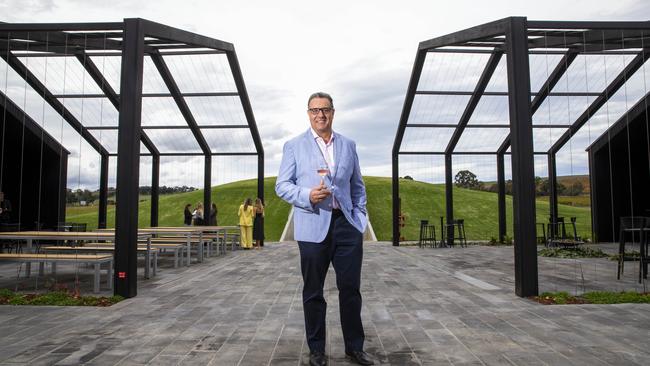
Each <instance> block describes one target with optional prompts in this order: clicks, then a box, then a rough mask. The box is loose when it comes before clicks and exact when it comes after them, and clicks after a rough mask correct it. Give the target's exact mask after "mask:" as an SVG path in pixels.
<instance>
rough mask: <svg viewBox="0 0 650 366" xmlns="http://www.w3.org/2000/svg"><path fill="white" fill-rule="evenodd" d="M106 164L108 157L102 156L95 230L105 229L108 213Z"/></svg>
mask: <svg viewBox="0 0 650 366" xmlns="http://www.w3.org/2000/svg"><path fill="white" fill-rule="evenodd" d="M108 163H109V156H108V155H102V156H101V161H100V168H99V212H98V214H97V228H99V229H105V228H106V221H107V217H108V215H107V213H108Z"/></svg>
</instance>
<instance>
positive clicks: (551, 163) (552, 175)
mask: <svg viewBox="0 0 650 366" xmlns="http://www.w3.org/2000/svg"><path fill="white" fill-rule="evenodd" d="M547 160H548V185H549V190H550V192H549V197H548V203H549V216H550V218H551V222H557V217H558V214H557V213H558V206H557V204H558V202H557V164H556V161H555V154H548V159H547Z"/></svg>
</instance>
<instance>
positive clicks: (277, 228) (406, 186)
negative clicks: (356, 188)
mask: <svg viewBox="0 0 650 366" xmlns="http://www.w3.org/2000/svg"><path fill="white" fill-rule="evenodd" d="M364 181H365V183H366V187H367V190H368V211H369V214H370V220H371V222H372V225H373V228H374V230H375V234H376V235H377V238H378V239H379V240H390V239H391V237H392V223H391V220H392V217H391V215H392V203H391V201H392V200H391V178H387V177H364ZM256 184H257V183H256V180H254V179H252V180H245V181H239V182H233V183H229V184H224V185H220V186H216V187H213V188H212V200H213V201H214V202H216V203H217V207H218V209H219V214H218V220H219V224H223V225H235V224H237V222H238V219H237V208H238V207H239V205H240V204H241V202H243V200H244V199H245V198H246V197H251V198H255V194H256V186H257V185H256ZM274 185H275V177H269V178H266V179H265V180H264V189H265V194H266V218H265V231H266V238H267V239H268V240H271V241H275V240H278V239H279V238H280V235H281V234H282V230H283V229H284V225H285V223H286V220H287V217H288V214H289V205H288V204H286V203H285V202H284V201H282V200H280V199H279V198H278V197H277V196H276V195H275V191H274ZM400 195H401V197H402V211H403V212H404V213H405V214H406V217H407V219H406V227H405V228H404V229H403V230H402V232H403V235H404V236H405V237H406V239H410V240H415V239H417V237H418V235H419V227H420V220H422V219H424V220H427V219H428V220H429V222H430V223H434V224H436V225H439V222H440V221H439V220H440V216H444V212H445V188H444V185H442V184H429V183H423V182H417V181H411V180H401V181H400ZM202 200H203V191H202V190H199V191H194V192H189V193H178V194H168V195H161V196H160V214H159V223H160V225H161V226H179V225H182V224H183V207H184V206H185V204H187V203H190V204H192V205H193V206H194V205H196V203H197V202H199V201H202ZM506 205H507V207H508V209H507V217H508V235H509V236H512V228H511V226H512V198H511V197H510V196H507V197H506ZM150 207H151V206H150V202H149V200H148V199H147V198H144V197H143V198H141V201H140V207H139V210H138V211H139V213H138V217H139V225H140V226H141V227H146V226H149V223H150V221H149V210H150ZM548 210H549V208H548V202H545V201H544V200H538V201H537V220H538V222H547V221H548ZM454 213H455V215H456V218H462V219H465V228H466V232H467V236H468V237H469V238H470V239H482V240H488V239H490V238H491V237H497V236H498V217H497V195H496V193H491V192H482V191H472V190H467V189H462V188H454ZM559 213H560V216H565V217H566V218H567V221H568V218H569V217H571V216H576V217H578V231H579V234H580V235H582V236H583V237H590V236H591V219H590V216H589V215H590V212H589V208H588V207H587V208H585V207H571V206H566V205H560V206H559ZM108 219H109V220H108V225H109V227H112V226H113V225H114V222H115V221H114V219H115V207H114V206H110V207H109V209H108ZM67 221H71V222H87V223H88V225H89V227H91V228H94V227H97V207H68V209H67ZM437 230H438V228H437ZM438 235H440V234H439V233H438Z"/></svg>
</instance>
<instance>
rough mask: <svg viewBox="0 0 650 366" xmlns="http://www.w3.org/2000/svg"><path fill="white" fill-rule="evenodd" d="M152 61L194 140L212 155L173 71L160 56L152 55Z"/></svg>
mask: <svg viewBox="0 0 650 366" xmlns="http://www.w3.org/2000/svg"><path fill="white" fill-rule="evenodd" d="M150 56H151V60H152V61H153V63H154V65H155V66H156V68H157V69H158V72H159V73H160V76H161V77H162V79H163V81H164V82H165V85H167V88H168V89H169V92H170V93H171V94H172V96H173V97H174V101H175V102H176V106H178V109H179V110H180V112H181V114H182V115H183V118H185V122H187V125H188V126H189V127H190V129H191V130H192V134H193V135H194V138H196V142H197V143H198V144H199V146H200V147H201V151H203V154H204V155H206V156H207V155H210V146H209V145H208V143H207V141H206V140H205V138H204V137H203V134H202V133H201V131H200V129H199V127H198V125H197V123H196V120H195V119H194V116H193V115H192V111H191V110H190V107H189V106H188V105H187V103H186V102H185V99H184V98H183V97H182V96H181V91H180V89H179V88H178V85H177V84H176V80H174V77H173V76H172V73H171V71H170V70H169V68H168V67H167V64H166V63H165V60H164V59H163V57H162V56H161V55H160V54H152V55H150Z"/></svg>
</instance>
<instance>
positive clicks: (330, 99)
mask: <svg viewBox="0 0 650 366" xmlns="http://www.w3.org/2000/svg"><path fill="white" fill-rule="evenodd" d="M314 98H325V99H327V100H329V101H330V106H331V107H332V108H334V101H333V100H332V96H331V95H329V94H327V93H324V92H316V93H314V94H312V95H310V96H309V100H307V108H309V102H311V100H312V99H314Z"/></svg>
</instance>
